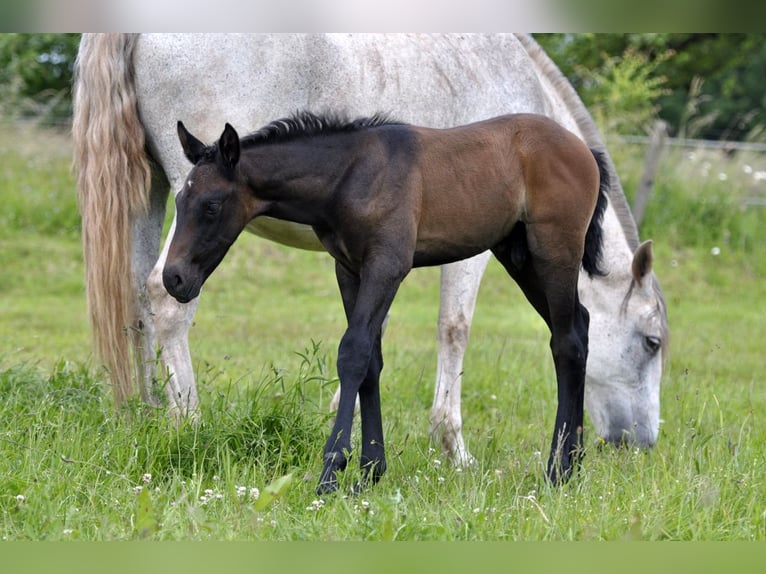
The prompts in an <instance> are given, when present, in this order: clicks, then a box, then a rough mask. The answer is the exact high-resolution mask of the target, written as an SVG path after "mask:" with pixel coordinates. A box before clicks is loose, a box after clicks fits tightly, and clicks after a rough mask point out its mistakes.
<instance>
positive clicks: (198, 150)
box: [178, 121, 207, 165]
mask: <svg viewBox="0 0 766 574" xmlns="http://www.w3.org/2000/svg"><path fill="white" fill-rule="evenodd" d="M178 139H179V140H181V147H182V148H183V150H184V155H185V156H186V159H188V160H189V161H190V162H191V163H192V165H197V162H198V161H199V160H201V159H202V156H203V155H204V154H205V149H206V148H207V146H206V145H205V144H203V143H202V142H201V141H199V140H198V139H197V138H195V137H194V136H193V135H191V134H190V133H189V131H188V130H187V129H186V126H184V123H183V122H181V121H179V122H178Z"/></svg>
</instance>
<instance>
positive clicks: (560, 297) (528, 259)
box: [492, 224, 588, 484]
mask: <svg viewBox="0 0 766 574" xmlns="http://www.w3.org/2000/svg"><path fill="white" fill-rule="evenodd" d="M525 231H526V233H525ZM579 243H580V245H581V244H582V240H581V239H579ZM577 245H578V237H577V234H576V233H575V234H574V236H573V235H572V233H571V232H570V230H566V229H563V227H562V226H556V225H542V224H538V225H536V226H528V227H527V228H526V230H525V226H524V225H523V224H518V225H517V226H516V227H515V228H514V231H513V232H512V233H511V235H510V236H509V238H507V239H506V241H504V242H503V243H501V244H500V245H498V246H497V247H496V248H495V249H493V250H492V251H493V253H494V254H495V256H496V257H497V258H498V259H499V260H500V262H501V263H502V264H503V266H504V267H505V269H506V270H507V271H508V273H509V274H510V275H511V276H512V277H513V278H514V279H515V280H516V282H517V283H518V284H519V286H520V287H521V289H522V291H523V292H524V294H525V295H526V297H527V299H529V301H530V303H532V305H533V306H534V308H535V309H536V310H537V312H538V313H539V314H540V316H541V317H542V318H543V319H544V320H545V322H546V323H547V324H548V327H549V328H550V330H551V352H552V354H553V362H554V365H555V369H556V381H557V386H558V407H557V410H556V423H555V425H554V430H553V439H552V442H551V453H550V457H549V459H548V477H549V478H550V480H551V482H553V483H554V484H558V483H560V482H562V481H564V480H566V479H567V478H568V477H569V476H570V474H571V472H572V469H573V467H574V466H575V465H576V464H577V463H578V461H579V458H580V455H581V445H582V426H583V400H584V395H585V365H586V362H587V355H588V312H587V310H586V309H585V307H583V305H582V304H580V302H579V298H578V296H577V280H578V275H579V270H580V261H581V259H582V251H581V249H578V248H577ZM562 246H564V247H562ZM566 246H571V247H570V248H567V247H566ZM520 253H524V257H519V254H520Z"/></svg>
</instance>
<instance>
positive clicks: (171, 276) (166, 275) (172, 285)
mask: <svg viewBox="0 0 766 574" xmlns="http://www.w3.org/2000/svg"><path fill="white" fill-rule="evenodd" d="M162 283H163V284H164V285H165V289H167V290H168V292H169V293H171V294H174V293H177V292H178V290H179V289H180V288H181V286H182V285H183V283H184V280H183V279H182V278H181V275H180V274H179V273H178V272H177V271H175V270H174V269H167V268H166V269H165V271H163V273H162Z"/></svg>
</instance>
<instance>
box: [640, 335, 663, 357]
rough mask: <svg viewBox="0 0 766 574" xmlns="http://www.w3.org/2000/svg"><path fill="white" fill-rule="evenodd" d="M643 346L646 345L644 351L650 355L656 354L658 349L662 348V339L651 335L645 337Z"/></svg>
mask: <svg viewBox="0 0 766 574" xmlns="http://www.w3.org/2000/svg"><path fill="white" fill-rule="evenodd" d="M644 345H646V349H647V350H648V351H649V352H650V353H656V352H657V351H659V350H660V347H662V339H660V338H659V337H653V336H651V335H647V336H646V337H644Z"/></svg>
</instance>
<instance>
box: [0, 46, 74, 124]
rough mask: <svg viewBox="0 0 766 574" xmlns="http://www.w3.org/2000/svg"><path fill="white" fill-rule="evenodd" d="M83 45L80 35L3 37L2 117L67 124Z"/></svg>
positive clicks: (0, 73) (0, 57)
mask: <svg viewBox="0 0 766 574" xmlns="http://www.w3.org/2000/svg"><path fill="white" fill-rule="evenodd" d="M79 41H80V35H79V34H0V96H2V97H0V116H6V117H35V118H38V119H43V120H44V121H46V122H52V123H58V122H64V121H66V120H67V119H68V118H69V117H70V116H71V94H70V86H71V83H72V71H73V69H74V61H75V58H76V55H77V46H78V44H79Z"/></svg>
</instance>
